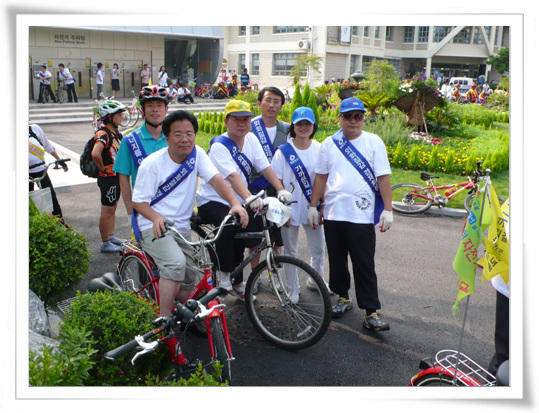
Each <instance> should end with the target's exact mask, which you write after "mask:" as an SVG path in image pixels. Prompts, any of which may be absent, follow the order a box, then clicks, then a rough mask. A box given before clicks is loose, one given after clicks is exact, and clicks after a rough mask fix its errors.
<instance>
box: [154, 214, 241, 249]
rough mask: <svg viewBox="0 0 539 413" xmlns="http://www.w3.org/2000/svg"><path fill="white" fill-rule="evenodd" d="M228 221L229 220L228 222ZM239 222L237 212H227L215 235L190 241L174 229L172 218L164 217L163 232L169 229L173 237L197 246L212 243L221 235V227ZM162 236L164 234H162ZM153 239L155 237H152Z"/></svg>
mask: <svg viewBox="0 0 539 413" xmlns="http://www.w3.org/2000/svg"><path fill="white" fill-rule="evenodd" d="M229 221H230V222H229ZM238 224H239V217H238V215H237V214H229V215H227V216H225V217H224V218H223V221H222V222H221V224H220V225H219V227H218V228H219V230H218V231H217V234H216V235H215V237H213V238H211V239H204V240H202V241H198V242H191V241H187V240H186V239H185V238H184V236H183V235H182V234H181V233H180V232H179V231H178V230H177V229H176V228H174V220H173V219H165V232H167V231H170V232H172V233H173V236H174V237H178V238H180V239H182V240H183V241H185V242H186V243H187V244H189V245H191V246H192V247H194V246H198V245H207V244H213V243H214V242H215V241H216V240H217V238H219V236H220V235H221V232H223V229H224V227H225V226H227V225H238ZM162 235H163V236H164V234H162ZM154 241H155V238H154Z"/></svg>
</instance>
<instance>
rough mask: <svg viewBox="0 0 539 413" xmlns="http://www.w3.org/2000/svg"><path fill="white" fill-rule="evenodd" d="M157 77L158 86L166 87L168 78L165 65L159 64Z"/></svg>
mask: <svg viewBox="0 0 539 413" xmlns="http://www.w3.org/2000/svg"><path fill="white" fill-rule="evenodd" d="M157 77H158V79H159V80H158V83H159V86H161V87H167V80H168V74H167V72H166V70H165V66H161V68H160V69H159V74H158V75H157Z"/></svg>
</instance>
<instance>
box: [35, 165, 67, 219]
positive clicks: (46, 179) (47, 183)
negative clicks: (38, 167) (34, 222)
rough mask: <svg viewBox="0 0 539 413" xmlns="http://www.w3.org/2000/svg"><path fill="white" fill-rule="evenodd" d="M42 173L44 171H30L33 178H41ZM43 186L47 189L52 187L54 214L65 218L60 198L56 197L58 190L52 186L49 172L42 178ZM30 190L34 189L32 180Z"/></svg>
mask: <svg viewBox="0 0 539 413" xmlns="http://www.w3.org/2000/svg"><path fill="white" fill-rule="evenodd" d="M42 174H43V171H42V172H30V176H31V177H32V178H39V177H41V175H42ZM41 187H42V188H43V189H45V188H50V189H51V196H52V208H53V209H52V214H53V215H56V216H57V217H60V218H62V219H64V217H63V215H62V209H61V208H60V204H59V203H58V198H57V197H56V192H54V188H53V186H52V182H51V180H50V178H49V175H48V174H45V177H44V178H43V179H42V180H41ZM29 190H30V191H33V190H34V184H33V183H32V182H30V188H29Z"/></svg>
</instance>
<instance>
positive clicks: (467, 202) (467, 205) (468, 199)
mask: <svg viewBox="0 0 539 413" xmlns="http://www.w3.org/2000/svg"><path fill="white" fill-rule="evenodd" d="M474 198H475V193H473V194H470V195H468V196H467V197H466V199H465V200H464V208H465V209H466V212H468V213H470V211H471V210H472V204H473V200H474ZM498 201H499V202H500V206H502V204H503V203H504V202H505V198H503V197H501V196H498Z"/></svg>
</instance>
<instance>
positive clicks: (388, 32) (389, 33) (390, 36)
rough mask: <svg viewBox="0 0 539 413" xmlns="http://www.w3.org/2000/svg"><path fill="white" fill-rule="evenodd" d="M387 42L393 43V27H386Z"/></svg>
mask: <svg viewBox="0 0 539 413" xmlns="http://www.w3.org/2000/svg"><path fill="white" fill-rule="evenodd" d="M386 40H387V41H388V42H392V41H393V26H387V27H386Z"/></svg>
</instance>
